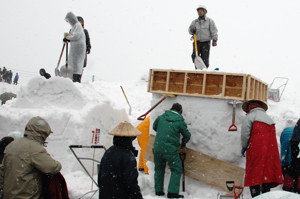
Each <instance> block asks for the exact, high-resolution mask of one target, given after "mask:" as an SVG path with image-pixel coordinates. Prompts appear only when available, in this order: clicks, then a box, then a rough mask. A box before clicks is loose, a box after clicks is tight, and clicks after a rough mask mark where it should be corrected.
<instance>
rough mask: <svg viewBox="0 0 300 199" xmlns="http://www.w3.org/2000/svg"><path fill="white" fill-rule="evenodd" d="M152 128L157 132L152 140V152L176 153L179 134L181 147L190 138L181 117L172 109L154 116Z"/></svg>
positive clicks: (178, 144)
mask: <svg viewBox="0 0 300 199" xmlns="http://www.w3.org/2000/svg"><path fill="white" fill-rule="evenodd" d="M153 129H154V130H155V131H156V132H157V133H156V138H155V142H154V153H164V154H170V153H178V149H179V147H180V134H181V135H182V141H181V146H182V147H184V146H185V144H186V143H187V142H188V141H189V140H190V138H191V133H190V132H189V131H188V129H187V126H186V123H185V122H184V119H183V117H182V116H181V114H179V113H178V112H177V111H174V110H172V111H166V112H165V113H164V114H162V115H161V116H159V117H158V118H156V120H155V121H154V123H153Z"/></svg>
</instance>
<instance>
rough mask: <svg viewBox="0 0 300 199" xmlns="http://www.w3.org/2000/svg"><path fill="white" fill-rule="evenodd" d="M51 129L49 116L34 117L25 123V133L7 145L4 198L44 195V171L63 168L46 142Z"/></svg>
mask: <svg viewBox="0 0 300 199" xmlns="http://www.w3.org/2000/svg"><path fill="white" fill-rule="evenodd" d="M51 133H52V131H51V128H50V126H49V124H48V123H47V121H46V120H44V119H43V118H41V117H39V116H37V117H33V118H31V119H30V120H29V122H28V123H27V125H26V127H25V133H24V137H23V138H20V139H18V140H15V141H13V142H11V143H10V144H9V145H8V146H7V147H6V148H5V151H4V159H3V163H2V166H1V167H0V189H2V190H3V193H4V197H3V198H4V199H12V198H23V199H40V198H43V196H42V190H43V189H42V187H43V183H42V176H43V174H56V173H58V172H59V171H60V170H61V164H60V163H59V162H58V161H56V160H54V159H53V158H52V157H51V156H50V154H49V153H47V151H46V150H45V149H44V147H43V146H42V145H43V144H44V143H45V141H46V139H47V137H48V136H49V135H50V134H51Z"/></svg>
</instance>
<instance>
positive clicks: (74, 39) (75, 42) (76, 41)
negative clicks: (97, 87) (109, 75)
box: [64, 12, 86, 83]
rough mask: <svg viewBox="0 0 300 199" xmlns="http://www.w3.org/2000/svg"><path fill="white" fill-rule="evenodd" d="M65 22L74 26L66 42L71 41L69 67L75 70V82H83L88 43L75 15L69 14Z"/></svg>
mask: <svg viewBox="0 0 300 199" xmlns="http://www.w3.org/2000/svg"><path fill="white" fill-rule="evenodd" d="M65 20H66V21H67V22H68V23H69V24H70V25H71V26H72V28H71V30H70V32H69V33H65V38H64V41H67V40H69V41H70V44H71V46H70V52H69V60H68V62H69V63H68V65H69V66H70V67H72V70H73V82H79V83H80V82H81V76H82V72H83V62H84V58H85V53H86V42H85V34H84V31H83V28H82V26H81V24H80V23H79V21H78V20H77V17H76V15H75V14H74V13H72V12H68V13H67V15H66V17H65Z"/></svg>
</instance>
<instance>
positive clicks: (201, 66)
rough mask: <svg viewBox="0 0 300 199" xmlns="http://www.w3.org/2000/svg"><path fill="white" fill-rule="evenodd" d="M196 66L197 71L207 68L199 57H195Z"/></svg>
mask: <svg viewBox="0 0 300 199" xmlns="http://www.w3.org/2000/svg"><path fill="white" fill-rule="evenodd" d="M194 64H195V67H196V68H197V69H200V70H203V68H206V66H205V64H204V62H203V60H202V59H201V57H199V56H196V57H195V60H194Z"/></svg>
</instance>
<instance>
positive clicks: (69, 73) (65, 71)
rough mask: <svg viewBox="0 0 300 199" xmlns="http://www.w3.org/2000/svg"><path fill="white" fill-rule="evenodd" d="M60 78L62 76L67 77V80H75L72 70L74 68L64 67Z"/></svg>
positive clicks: (61, 69) (60, 72)
mask: <svg viewBox="0 0 300 199" xmlns="http://www.w3.org/2000/svg"><path fill="white" fill-rule="evenodd" d="M58 76H60V77H67V78H70V79H73V70H72V67H70V66H67V65H63V66H62V67H61V68H60V71H59V75H58Z"/></svg>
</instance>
